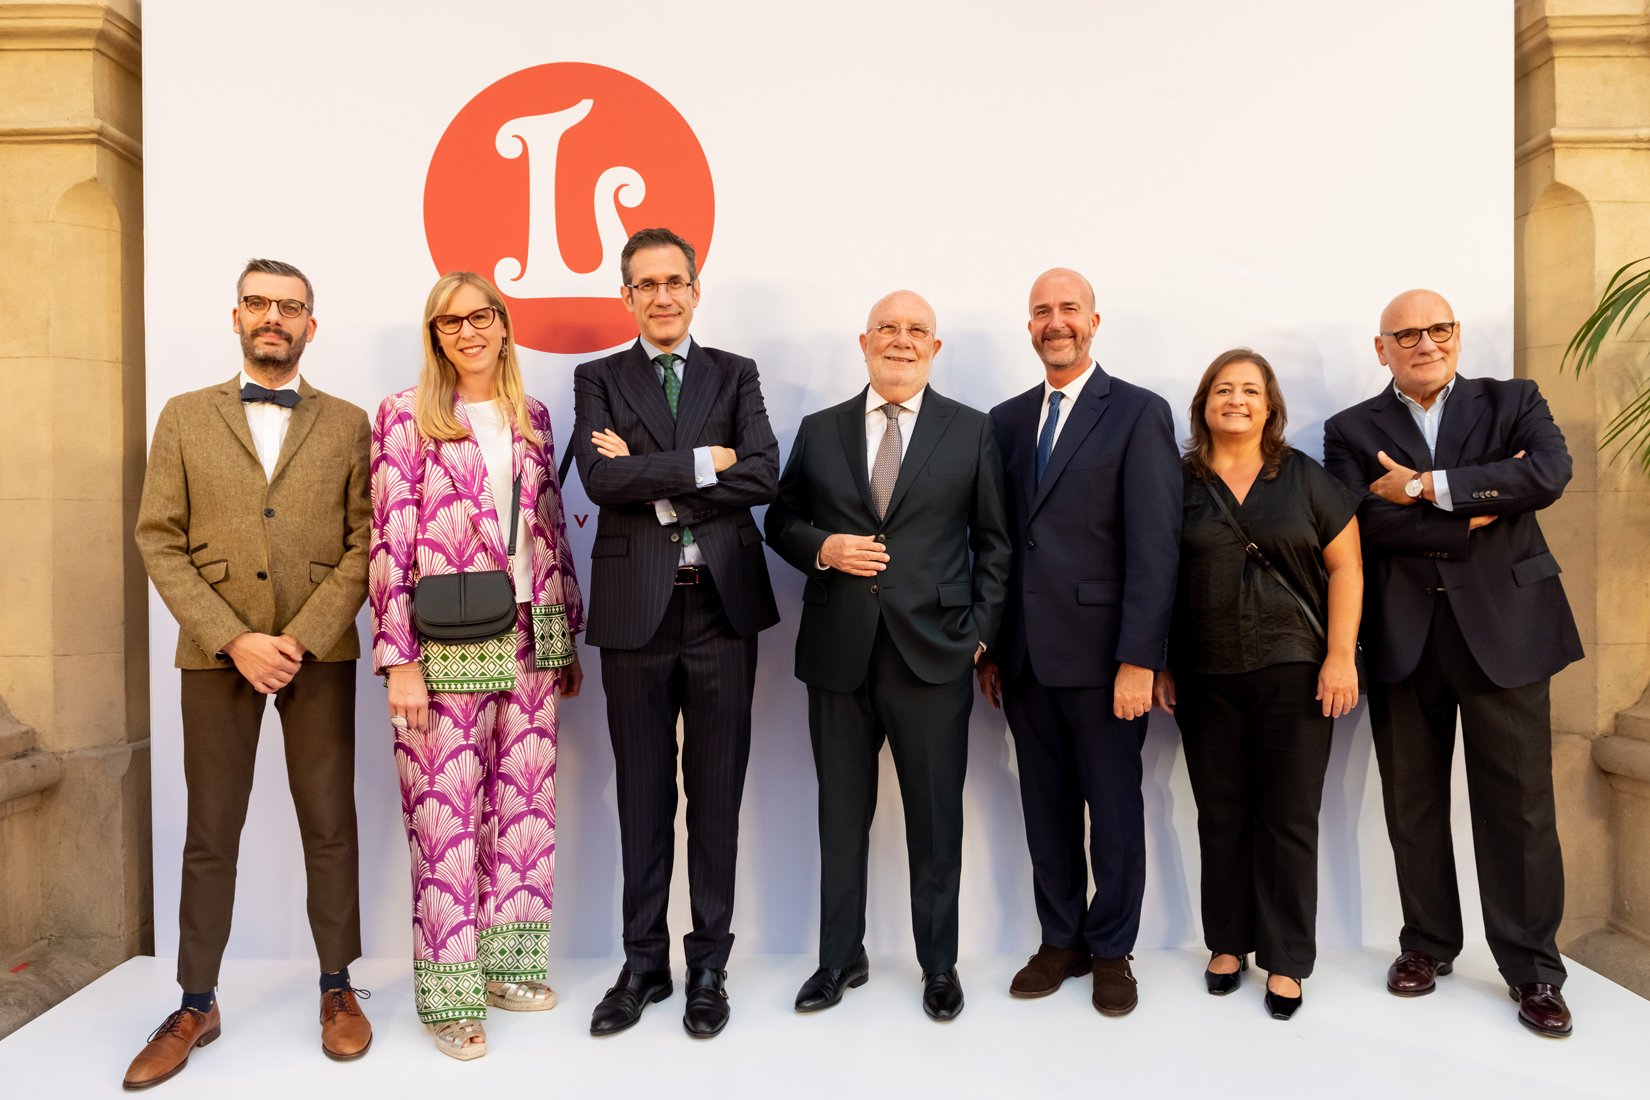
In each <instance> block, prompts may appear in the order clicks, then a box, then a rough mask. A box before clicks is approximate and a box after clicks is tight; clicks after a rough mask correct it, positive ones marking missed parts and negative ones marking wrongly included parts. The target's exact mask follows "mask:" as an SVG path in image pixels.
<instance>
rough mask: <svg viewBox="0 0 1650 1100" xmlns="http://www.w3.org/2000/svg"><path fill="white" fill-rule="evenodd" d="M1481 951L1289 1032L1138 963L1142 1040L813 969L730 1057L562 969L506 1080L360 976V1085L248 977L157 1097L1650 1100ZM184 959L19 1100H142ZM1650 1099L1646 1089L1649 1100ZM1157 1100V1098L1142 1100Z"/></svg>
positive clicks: (895, 970) (1256, 1006)
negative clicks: (800, 996)
mask: <svg viewBox="0 0 1650 1100" xmlns="http://www.w3.org/2000/svg"><path fill="white" fill-rule="evenodd" d="M1480 954H1482V953H1481V952H1472V951H1470V950H1469V953H1468V955H1467V956H1464V957H1463V958H1462V959H1461V960H1459V961H1458V963H1457V969H1456V972H1455V974H1454V975H1452V976H1450V977H1448V978H1445V979H1443V980H1442V981H1441V982H1440V983H1439V989H1438V992H1437V993H1435V994H1434V995H1432V996H1430V997H1421V998H1416V999H1413V1000H1402V999H1399V998H1397V997H1392V996H1390V995H1388V994H1387V993H1386V991H1385V989H1384V988H1383V986H1382V984H1381V976H1382V974H1383V972H1384V970H1385V967H1386V964H1387V963H1388V962H1389V961H1390V957H1391V953H1390V951H1389V950H1388V949H1387V948H1384V947H1382V948H1373V947H1366V948H1363V949H1359V950H1343V951H1336V952H1329V953H1327V954H1326V956H1325V957H1324V958H1323V959H1322V960H1320V962H1319V966H1318V972H1317V974H1316V975H1315V976H1314V977H1313V978H1312V979H1311V980H1309V981H1308V982H1307V983H1306V1004H1305V1005H1304V1006H1303V1007H1302V1009H1301V1011H1300V1014H1299V1015H1298V1016H1297V1017H1296V1018H1295V1019H1294V1020H1293V1021H1290V1022H1289V1023H1280V1022H1278V1021H1275V1020H1272V1019H1270V1018H1269V1017H1267V1016H1266V1014H1265V1013H1264V1011H1263V1009H1262V1008H1261V991H1262V988H1263V985H1262V982H1263V978H1262V976H1261V975H1258V974H1257V973H1255V972H1253V971H1251V972H1250V973H1249V974H1248V975H1246V978H1245V983H1244V986H1243V988H1242V989H1241V990H1239V991H1238V992H1237V993H1235V994H1232V995H1231V996H1228V997H1223V998H1217V997H1210V996H1208V995H1207V994H1205V993H1204V992H1203V979H1202V974H1201V971H1202V968H1203V963H1204V958H1205V957H1204V956H1203V955H1201V954H1196V953H1193V952H1191V951H1148V952H1142V953H1141V954H1140V955H1139V956H1138V957H1137V958H1136V960H1135V964H1134V966H1135V973H1136V975H1137V976H1138V977H1139V978H1140V981H1141V1005H1140V1008H1139V1009H1137V1010H1136V1011H1135V1012H1134V1013H1133V1014H1132V1015H1130V1016H1128V1017H1124V1018H1122V1019H1106V1018H1103V1017H1101V1016H1099V1015H1098V1014H1097V1013H1095V1012H1094V1010H1093V1009H1092V1008H1090V1007H1089V1001H1088V998H1089V992H1090V990H1089V983H1088V982H1087V980H1086V979H1085V980H1073V981H1070V982H1067V983H1066V985H1065V987H1064V988H1062V989H1061V990H1060V991H1059V992H1058V993H1057V994H1055V995H1054V996H1051V997H1046V998H1044V999H1042V1000H1037V1001H1018V1000H1014V999H1012V998H1010V997H1009V996H1008V994H1007V992H1006V990H1007V987H1008V980H1009V977H1010V976H1011V975H1012V974H1013V973H1014V970H1015V969H1016V968H1017V967H1018V966H1019V965H1020V964H1021V963H1022V962H1023V961H1024V959H1023V957H1014V958H1005V957H985V958H973V959H964V960H963V961H962V963H961V964H960V966H959V971H960V973H961V976H962V980H963V988H964V990H965V992H966V994H967V997H968V1002H967V1008H966V1010H965V1011H964V1012H963V1014H962V1015H961V1016H960V1017H959V1018H958V1019H956V1020H955V1021H953V1022H951V1023H949V1024H944V1025H940V1024H935V1023H933V1022H931V1021H929V1020H928V1019H927V1018H926V1017H924V1016H923V1014H922V1009H921V1003H920V992H921V987H920V984H919V977H918V974H917V971H916V967H915V965H914V964H912V963H910V962H908V961H903V960H894V959H887V958H880V959H873V960H872V965H871V981H870V983H869V984H868V985H866V986H864V987H863V988H860V989H856V990H851V991H850V992H849V993H848V995H847V997H846V998H845V999H844V1001H843V1003H842V1004H841V1005H839V1006H838V1007H836V1008H834V1009H831V1010H829V1011H827V1012H824V1013H820V1014H818V1015H814V1016H799V1015H797V1014H796V1013H794V1012H793V1011H791V999H792V998H793V997H794V996H795V994H796V987H797V986H798V985H799V984H800V983H801V981H802V979H803V978H804V977H806V976H807V974H808V973H809V971H810V970H811V969H812V962H811V960H809V959H804V958H798V957H773V956H767V957H740V958H736V960H735V967H736V968H735V970H734V971H733V972H732V975H731V978H730V983H729V988H730V992H731V995H732V999H733V1020H732V1022H731V1023H730V1024H729V1026H728V1030H727V1031H726V1032H725V1033H724V1034H723V1035H721V1036H720V1037H718V1038H717V1039H714V1040H711V1041H708V1042H701V1041H696V1040H694V1039H691V1038H689V1037H688V1036H687V1035H686V1034H684V1033H683V1031H682V1027H681V1009H682V994H681V990H680V986H679V985H678V989H677V992H676V993H675V995H674V996H672V997H671V998H670V999H669V1000H666V1001H664V1002H662V1003H660V1004H656V1005H653V1006H651V1007H650V1008H649V1009H648V1010H647V1012H646V1014H645V1015H644V1016H643V1018H642V1021H641V1023H639V1024H638V1025H637V1026H636V1027H635V1028H633V1029H631V1030H630V1031H629V1032H626V1033H624V1034H621V1035H618V1036H614V1037H612V1038H608V1039H601V1040H597V1039H593V1038H591V1037H590V1035H589V1034H588V1033H587V1031H586V1028H587V1027H588V1025H589V1021H590V1009H591V1008H592V1006H594V1005H595V1003H596V1001H597V1000H599V999H600V998H601V995H602V993H603V991H604V990H605V989H606V987H607V984H608V983H609V981H611V979H612V977H613V975H614V973H616V972H617V969H618V963H617V962H615V961H613V960H609V959H576V960H562V961H558V962H557V963H556V965H555V969H554V971H553V973H552V975H551V978H552V984H554V985H555V987H556V989H557V991H558V993H559V994H560V996H561V1002H562V1003H561V1005H560V1006H559V1007H558V1008H556V1009H555V1010H554V1011H552V1012H549V1013H544V1014H539V1015H527V1014H511V1013H508V1012H498V1011H495V1012H493V1013H492V1014H491V1016H490V1017H489V1019H488V1022H487V1027H488V1042H489V1048H490V1053H489V1054H488V1055H487V1057H485V1058H482V1059H480V1060H478V1061H474V1062H469V1063H459V1062H455V1061H452V1060H451V1059H448V1058H446V1057H444V1056H442V1055H441V1054H440V1053H438V1052H437V1051H436V1050H435V1049H434V1047H433V1046H432V1045H431V1043H430V1041H429V1039H428V1038H427V1036H426V1034H425V1032H424V1030H423V1028H421V1027H420V1026H419V1025H418V1022H417V1017H416V1016H415V1014H414V1012H413V1004H412V983H411V974H410V967H409V966H408V965H407V964H406V963H405V962H403V961H401V960H387V959H374V960H366V961H363V962H361V963H358V964H357V965H356V966H354V967H352V968H351V969H352V972H353V974H354V975H355V979H356V980H357V981H358V982H360V983H361V984H363V985H365V986H367V987H368V988H370V989H371V990H372V991H373V997H372V999H371V1000H370V1001H367V1002H365V1007H366V1009H367V1014H368V1016H369V1017H370V1018H371V1019H372V1021H373V1026H374V1030H375V1039H374V1042H373V1046H372V1049H371V1050H370V1051H369V1052H368V1053H367V1055H366V1056H365V1057H364V1058H362V1059H361V1060H359V1061H357V1062H351V1063H343V1064H338V1063H333V1062H330V1061H328V1060H327V1059H326V1058H325V1057H324V1056H323V1055H322V1053H321V1050H320V1045H319V1041H318V1034H319V1033H318V1029H317V1026H316V1023H315V1011H316V1002H317V995H316V993H315V992H314V990H315V985H314V978H313V976H312V974H311V973H310V971H309V969H308V968H307V967H305V966H303V965H301V964H297V963H291V962H230V963H227V964H226V965H225V970H224V976H223V985H222V987H221V988H220V990H219V996H220V998H221V1000H222V1004H223V1014H224V1033H223V1038H222V1039H220V1040H219V1041H218V1042H217V1043H214V1044H213V1045H211V1046H209V1047H205V1048H202V1049H199V1050H197V1051H195V1053H194V1056H193V1057H192V1058H191V1060H190V1062H189V1066H188V1067H187V1068H186V1069H185V1070H184V1071H183V1072H182V1073H181V1074H179V1075H178V1076H177V1077H176V1078H174V1079H172V1080H171V1081H168V1082H166V1083H164V1084H163V1085H161V1086H159V1090H158V1091H157V1092H156V1093H155V1095H156V1096H159V1097H165V1098H167V1100H186V1098H189V1097H214V1098H231V1097H233V1098H236V1100H239V1098H243V1097H266V1096H267V1097H291V1096H304V1095H308V1094H323V1093H324V1094H326V1095H336V1096H350V1097H367V1098H374V1097H411V1096H415V1095H423V1096H497V1097H517V1096H520V1097H553V1098H559V1097H586V1096H589V1097H607V1096H614V1095H621V1094H622V1095H628V1096H650V1097H670V1098H673V1100H674V1098H677V1097H701V1096H702V1097H721V1098H730V1100H731V1098H745V1097H750V1098H762V1100H768V1098H772V1097H784V1098H785V1100H792V1098H804V1097H828V1096H834V1097H840V1096H849V1097H853V1098H856V1100H858V1098H865V1097H917V1096H957V1097H995V1098H1019V1097H1028V1096H1039V1095H1052V1094H1055V1093H1057V1092H1063V1091H1065V1090H1067V1089H1069V1090H1072V1091H1071V1093H1070V1094H1071V1095H1077V1096H1086V1095H1106V1096H1129V1095H1147V1096H1153V1097H1179V1096H1194V1095H1195V1096H1201V1095H1205V1094H1210V1093H1215V1094H1219V1095H1221V1096H1223V1097H1244V1096H1254V1097H1267V1098H1273V1097H1279V1096H1295V1097H1322V1096H1333V1097H1334V1098H1335V1100H1345V1098H1349V1097H1366V1096H1368V1097H1375V1096H1383V1097H1384V1096H1391V1095H1394V1094H1395V1093H1401V1094H1404V1095H1410V1096H1417V1097H1433V1096H1454V1097H1480V1096H1504V1095H1539V1096H1546V1097H1584V1096H1608V1097H1630V1096H1631V1097H1644V1096H1646V1095H1650V1086H1647V1085H1646V1084H1645V1077H1644V1070H1643V1061H1642V1058H1643V1049H1644V1048H1643V1046H1642V1044H1643V1043H1644V1037H1645V1036H1646V1035H1647V1034H1650V1001H1645V1000H1643V999H1641V998H1639V997H1638V996H1636V995H1634V994H1632V993H1630V992H1628V991H1627V990H1625V989H1622V988H1621V987H1619V986H1617V985H1614V984H1613V983H1611V982H1609V981H1607V980H1606V979H1604V978H1602V977H1600V976H1598V975H1597V974H1594V973H1592V972H1590V971H1588V970H1585V969H1583V968H1581V967H1580V966H1576V965H1574V964H1573V963H1572V964H1571V973H1570V979H1569V982H1568V984H1567V985H1566V987H1565V994H1566V996H1567V998H1568V1000H1569V1003H1570V1007H1571V1009H1572V1011H1574V1012H1575V1014H1576V1017H1577V1024H1576V1031H1575V1034H1574V1035H1573V1036H1572V1037H1571V1038H1569V1039H1567V1040H1552V1039H1543V1038H1541V1037H1539V1036H1536V1035H1532V1034H1530V1033H1529V1032H1527V1031H1525V1030H1524V1029H1523V1028H1522V1027H1520V1026H1519V1025H1518V1023H1517V1022H1516V1020H1515V1018H1514V1012H1515V1008H1514V1005H1513V1003H1512V1001H1511V1000H1510V999H1509V998H1508V996H1507V992H1506V989H1505V987H1503V986H1502V985H1501V983H1500V981H1499V980H1498V978H1497V976H1496V974H1495V971H1494V968H1493V967H1492V966H1491V965H1490V964H1489V962H1488V959H1487V958H1480V957H1478V956H1479V955H1480ZM175 998H176V986H175V985H174V984H173V983H172V963H171V961H170V960H164V959H153V958H142V959H133V960H132V961H130V962H128V963H126V964H125V965H123V966H121V967H120V968H118V969H117V970H115V971H113V972H111V973H110V974H108V975H106V976H105V977H103V978H102V979H101V980H99V981H98V982H96V983H95V984H93V985H92V986H90V987H88V988H87V989H85V990H82V991H81V992H80V993H78V994H76V995H75V996H74V997H72V998H70V999H69V1000H68V1001H66V1002H64V1003H63V1004H62V1005H60V1006H58V1007H57V1008H55V1009H53V1010H52V1011H51V1012H49V1013H47V1014H46V1015H45V1016H43V1017H41V1018H40V1019H38V1020H36V1021H34V1022H33V1023H31V1024H29V1025H28V1026H27V1027H25V1028H23V1029H21V1030H20V1031H17V1032H16V1033H14V1034H13V1035H11V1036H10V1037H8V1038H7V1039H5V1040H4V1041H0V1096H4V1097H30V1096H54V1097H69V1098H73V1100H79V1098H82V1097H96V1096H116V1095H120V1094H121V1090H120V1084H119V1082H120V1079H121V1076H122V1075H123V1074H124V1072H125V1069H126V1063H127V1061H128V1060H129V1059H130V1058H131V1056H132V1055H133V1054H135V1053H136V1052H137V1050H138V1048H139V1047H140V1046H141V1045H142V1044H143V1041H144V1039H145V1037H146V1036H147V1034H148V1033H149V1031H150V1029H151V1028H153V1027H154V1026H155V1025H156V1024H157V1023H159V1022H160V1020H161V1018H162V1017H163V1016H164V1015H165V1014H166V1012H167V1011H168V1010H169V1009H170V1008H172V1007H173V1006H174V1005H175V1004H176V1000H175ZM1635 1082H1637V1083H1636V1084H1635ZM1137 1090H1138V1091H1137Z"/></svg>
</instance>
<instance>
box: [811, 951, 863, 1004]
mask: <svg viewBox="0 0 1650 1100" xmlns="http://www.w3.org/2000/svg"><path fill="white" fill-rule="evenodd" d="M870 977H871V960H870V959H868V958H866V957H865V948H863V947H861V948H860V949H859V956H858V957H857V958H855V959H854V961H853V963H852V964H851V965H849V966H848V968H847V969H846V970H831V969H828V968H827V967H823V966H822V967H820V968H819V969H818V970H815V971H814V972H813V975H812V976H811V977H809V978H808V980H807V981H805V982H803V983H802V988H801V989H799V990H797V991H796V1010H797V1011H798V1012H818V1011H819V1010H820V1009H822V1008H830V1007H831V1006H832V1005H834V1004H836V1003H837V1002H838V1001H840V1000H842V994H843V992H844V991H846V990H849V989H858V988H859V987H860V986H862V985H864V984H865V983H866V982H867V981H868V980H870Z"/></svg>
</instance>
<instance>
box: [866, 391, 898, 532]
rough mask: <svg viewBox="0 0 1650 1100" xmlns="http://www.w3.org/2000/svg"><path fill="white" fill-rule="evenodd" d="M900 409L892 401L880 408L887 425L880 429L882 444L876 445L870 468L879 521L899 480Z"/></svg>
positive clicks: (873, 501) (886, 512)
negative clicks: (874, 458) (895, 483)
mask: <svg viewBox="0 0 1650 1100" xmlns="http://www.w3.org/2000/svg"><path fill="white" fill-rule="evenodd" d="M901 408H902V407H901V406H899V405H896V404H894V403H893V402H892V401H890V402H888V403H887V404H886V405H884V406H882V415H883V416H886V417H887V418H888V424H887V426H886V427H884V428H883V429H882V442H881V443H879V444H877V460H876V462H875V463H873V464H872V466H871V503H872V504H874V505H875V506H876V509H877V519H879V520H880V519H882V517H883V516H885V515H887V514H888V501H889V500H890V499H891V498H892V497H893V495H894V482H896V481H898V480H899V459H900V434H899V414H900V411H901Z"/></svg>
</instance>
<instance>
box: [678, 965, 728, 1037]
mask: <svg viewBox="0 0 1650 1100" xmlns="http://www.w3.org/2000/svg"><path fill="white" fill-rule="evenodd" d="M687 973H688V976H687V1008H686V1010H684V1011H683V1013H682V1027H683V1028H685V1029H686V1030H687V1033H688V1034H689V1035H691V1036H693V1037H694V1038H695V1039H709V1038H710V1037H711V1036H713V1035H720V1034H722V1029H723V1028H725V1027H727V1026H728V1013H729V1008H728V986H727V981H728V972H727V971H726V970H712V969H710V968H709V967H704V966H690V967H688V972H687Z"/></svg>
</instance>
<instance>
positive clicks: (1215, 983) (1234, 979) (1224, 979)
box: [1203, 951, 1249, 997]
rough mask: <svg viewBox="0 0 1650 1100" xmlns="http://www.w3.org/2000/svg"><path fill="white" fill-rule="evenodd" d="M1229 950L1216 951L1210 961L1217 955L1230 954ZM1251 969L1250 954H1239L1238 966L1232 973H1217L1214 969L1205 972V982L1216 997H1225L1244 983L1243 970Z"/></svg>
mask: <svg viewBox="0 0 1650 1100" xmlns="http://www.w3.org/2000/svg"><path fill="white" fill-rule="evenodd" d="M1229 954H1231V952H1229V951H1216V952H1215V953H1214V955H1210V956H1209V961H1210V962H1214V961H1215V955H1229ZM1248 969H1249V956H1248V955H1239V956H1238V968H1237V969H1236V970H1234V971H1232V972H1231V973H1230V974H1216V973H1215V972H1214V971H1213V970H1205V971H1204V972H1203V984H1204V985H1206V986H1208V987H1209V992H1210V993H1213V994H1214V995H1215V996H1216V997H1224V996H1226V994H1228V993H1230V992H1232V990H1234V989H1236V988H1237V987H1238V986H1240V985H1242V984H1243V972H1244V971H1245V970H1248Z"/></svg>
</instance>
